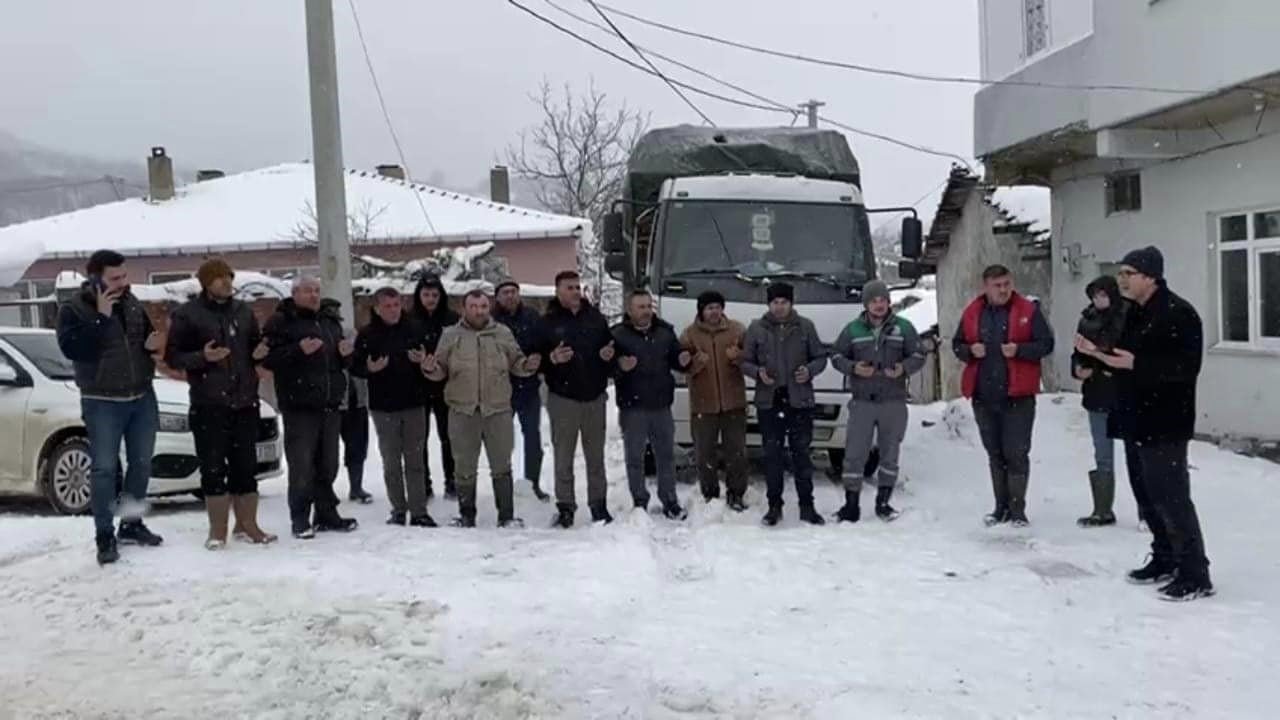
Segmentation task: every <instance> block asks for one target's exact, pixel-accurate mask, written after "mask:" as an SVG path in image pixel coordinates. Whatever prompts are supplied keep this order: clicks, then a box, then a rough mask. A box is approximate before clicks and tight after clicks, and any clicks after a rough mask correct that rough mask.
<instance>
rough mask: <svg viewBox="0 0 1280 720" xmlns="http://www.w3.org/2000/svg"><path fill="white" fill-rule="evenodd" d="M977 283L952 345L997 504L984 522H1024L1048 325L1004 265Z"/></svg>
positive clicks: (1050, 335) (1048, 348)
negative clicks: (980, 285) (977, 289)
mask: <svg viewBox="0 0 1280 720" xmlns="http://www.w3.org/2000/svg"><path fill="white" fill-rule="evenodd" d="M982 283H983V294H982V295H979V296H978V297H977V298H975V299H974V301H973V302H971V303H969V306H968V307H966V308H965V309H964V314H963V315H962V316H961V319H960V327H959V328H957V330H956V335H955V337H954V338H953V339H952V341H951V347H952V350H953V351H954V352H955V354H956V357H957V358H959V359H960V361H961V362H963V363H964V364H965V366H964V375H963V376H962V379H961V391H962V392H963V393H964V396H965V397H967V398H972V400H973V415H974V418H975V419H976V420H977V421H978V432H979V434H980V435H981V436H982V446H983V447H984V448H986V450H987V459H988V462H989V463H990V465H991V487H992V490H993V492H994V494H995V499H996V506H995V509H994V510H992V511H991V514H990V515H988V516H987V517H986V523H987V525H997V524H999V523H1005V522H1012V523H1013V524H1014V525H1015V526H1018V527H1025V526H1026V525H1027V482H1028V480H1029V479H1030V475H1031V457H1030V456H1031V429H1032V427H1033V426H1034V425H1035V420H1036V394H1037V393H1039V392H1040V359H1041V358H1043V357H1045V356H1046V355H1048V354H1050V353H1052V352H1053V331H1052V330H1050V329H1049V324H1048V323H1047V322H1045V319H1044V315H1043V314H1042V313H1041V312H1040V306H1039V305H1038V304H1037V303H1036V302H1035V301H1033V300H1030V299H1028V298H1025V297H1023V296H1022V295H1019V294H1018V293H1017V292H1016V291H1015V290H1014V289H1013V273H1011V272H1010V271H1009V268H1007V267H1005V266H1003V265H992V266H990V267H988V268H987V269H986V270H983V271H982Z"/></svg>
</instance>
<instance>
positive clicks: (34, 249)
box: [0, 235, 44, 287]
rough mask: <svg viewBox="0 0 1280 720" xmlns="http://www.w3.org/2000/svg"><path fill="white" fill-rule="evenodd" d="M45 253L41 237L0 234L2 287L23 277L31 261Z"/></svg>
mask: <svg viewBox="0 0 1280 720" xmlns="http://www.w3.org/2000/svg"><path fill="white" fill-rule="evenodd" d="M42 254H44V243H43V242H41V241H40V238H39V237H13V238H10V237H6V236H4V235H0V287H9V286H10V285H13V284H15V283H17V282H18V281H19V280H21V279H22V275H23V274H24V273H26V272H27V268H29V267H31V263H33V262H35V261H36V260H39V259H40V256H41V255H42Z"/></svg>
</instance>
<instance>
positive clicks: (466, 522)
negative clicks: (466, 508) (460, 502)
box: [449, 513, 476, 528]
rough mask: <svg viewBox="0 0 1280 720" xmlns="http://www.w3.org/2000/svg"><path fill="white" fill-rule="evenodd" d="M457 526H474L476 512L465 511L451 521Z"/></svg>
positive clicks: (451, 523)
mask: <svg viewBox="0 0 1280 720" xmlns="http://www.w3.org/2000/svg"><path fill="white" fill-rule="evenodd" d="M449 524H450V525H452V526H454V527H456V528H473V527H475V526H476V516H475V515H474V514H467V513H463V514H461V515H459V516H458V517H456V518H454V519H453V520H451V521H450V522H449Z"/></svg>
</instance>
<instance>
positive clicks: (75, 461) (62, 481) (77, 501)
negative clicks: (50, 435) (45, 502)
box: [44, 437, 93, 515]
mask: <svg viewBox="0 0 1280 720" xmlns="http://www.w3.org/2000/svg"><path fill="white" fill-rule="evenodd" d="M92 464H93V462H92V456H91V455H90V454H89V441H88V440H87V439H86V438H82V437H71V438H67V439H66V440H63V441H62V442H61V443H59V444H58V446H57V447H55V448H54V449H53V452H51V453H49V458H48V460H47V461H46V462H45V464H44V467H45V477H44V492H45V496H46V497H48V498H49V503H50V504H52V505H53V509H55V510H57V511H58V512H60V513H62V514H64V515H81V514H84V513H87V512H89V498H90V482H89V468H90V466H92Z"/></svg>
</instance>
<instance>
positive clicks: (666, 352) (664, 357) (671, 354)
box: [612, 317, 685, 410]
mask: <svg viewBox="0 0 1280 720" xmlns="http://www.w3.org/2000/svg"><path fill="white" fill-rule="evenodd" d="M612 332H613V342H614V351H615V353H616V354H615V359H614V374H613V378H614V379H613V383H614V388H615V392H614V394H615V395H616V396H617V397H616V398H615V399H616V400H617V401H618V407H620V408H643V409H645V410H661V409H662V408H668V407H671V403H673V402H675V397H676V381H675V377H673V376H672V375H671V371H672V370H676V371H684V369H685V366H683V365H681V364H680V338H679V337H678V336H677V335H676V330H675V328H673V327H672V326H671V325H670V324H669V323H667V321H665V320H663V319H662V318H659V317H654V318H653V322H652V323H650V325H649V328H648V330H639V329H638V328H636V326H635V325H634V324H633V323H632V322H631V318H629V317H628V318H625V319H623V321H622V322H620V323H618V324H617V325H614V326H613V330H612ZM628 355H629V356H633V357H635V358H636V366H635V368H634V369H632V370H631V371H630V372H625V371H623V369H622V366H621V365H620V364H619V363H618V359H620V358H622V357H624V356H628Z"/></svg>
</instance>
